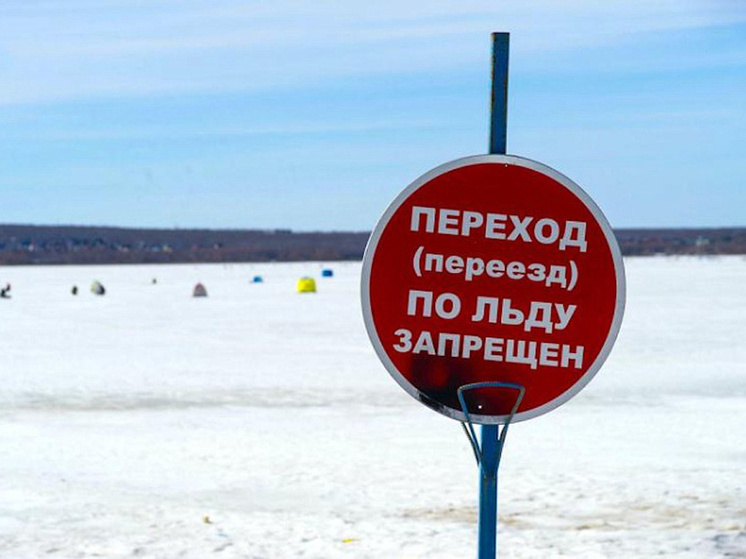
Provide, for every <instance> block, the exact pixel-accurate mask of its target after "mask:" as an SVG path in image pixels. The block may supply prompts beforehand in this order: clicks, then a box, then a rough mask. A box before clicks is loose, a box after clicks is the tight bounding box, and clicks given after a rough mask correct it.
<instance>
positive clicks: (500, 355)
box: [393, 328, 583, 369]
mask: <svg viewBox="0 0 746 559" xmlns="http://www.w3.org/2000/svg"><path fill="white" fill-rule="evenodd" d="M394 335H395V336H397V337H398V341H397V343H396V344H394V346H393V347H394V349H395V350H396V351H398V352H399V353H413V354H415V355H418V354H424V355H432V356H438V357H453V358H460V359H471V358H472V354H476V355H478V356H481V357H482V358H483V359H484V360H485V361H498V362H505V363H517V364H523V365H528V366H529V367H530V368H531V369H537V368H538V367H539V366H542V367H562V368H569V367H570V365H572V366H573V367H574V368H575V369H582V368H583V346H575V347H572V346H570V345H569V344H556V343H551V342H535V341H531V340H513V339H505V338H492V337H485V338H483V337H481V336H471V335H468V334H464V335H461V334H449V333H444V332H440V333H431V332H429V331H427V330H422V331H421V332H420V333H419V334H418V335H417V339H416V340H415V339H414V335H413V334H412V332H411V331H410V330H407V329H406V328H399V329H398V330H396V331H395V332H394Z"/></svg>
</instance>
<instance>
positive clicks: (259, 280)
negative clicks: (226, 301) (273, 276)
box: [251, 276, 264, 283]
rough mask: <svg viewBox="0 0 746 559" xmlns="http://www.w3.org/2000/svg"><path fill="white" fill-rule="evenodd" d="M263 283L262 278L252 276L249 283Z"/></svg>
mask: <svg viewBox="0 0 746 559" xmlns="http://www.w3.org/2000/svg"><path fill="white" fill-rule="evenodd" d="M263 281H264V278H263V277H262V276H254V277H253V278H252V279H251V283H262V282H263Z"/></svg>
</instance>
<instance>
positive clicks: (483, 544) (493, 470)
mask: <svg viewBox="0 0 746 559" xmlns="http://www.w3.org/2000/svg"><path fill="white" fill-rule="evenodd" d="M509 47H510V34H509V33H493V34H492V96H491V103H490V153H497V154H505V153H506V149H507V141H508V138H507V137H508V56H509ZM505 428H507V425H506V427H504V428H503V429H505ZM481 447H482V448H481V455H482V459H481V460H480V463H479V547H478V550H479V551H478V555H477V557H478V558H479V559H495V557H497V468H498V466H499V465H500V463H499V458H498V457H499V454H500V450H501V447H502V444H500V443H499V442H498V426H497V425H482V445H481Z"/></svg>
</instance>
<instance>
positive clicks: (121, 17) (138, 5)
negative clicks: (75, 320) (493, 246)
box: [0, 0, 746, 230]
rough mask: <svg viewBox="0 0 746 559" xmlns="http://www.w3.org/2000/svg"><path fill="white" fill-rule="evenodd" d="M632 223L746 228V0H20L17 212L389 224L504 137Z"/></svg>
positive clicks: (5, 130) (164, 221)
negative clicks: (408, 196) (412, 193)
mask: <svg viewBox="0 0 746 559" xmlns="http://www.w3.org/2000/svg"><path fill="white" fill-rule="evenodd" d="M492 31H509V32H510V33H511V60H510V63H511V71H510V100H509V127H508V152H509V153H513V154H516V155H522V156H525V157H530V158H532V159H536V160H539V161H541V162H543V163H545V164H548V165H550V166H552V167H555V168H556V169H557V170H559V171H561V172H563V173H564V174H566V175H568V176H569V177H571V178H572V179H573V180H575V182H577V183H578V184H580V185H581V186H582V187H583V188H584V189H585V190H586V191H588V193H589V194H590V195H591V196H592V197H593V198H594V199H595V200H596V201H597V202H598V204H599V205H600V206H601V208H602V209H603V211H604V212H605V213H606V215H607V217H608V218H609V220H610V221H611V223H612V225H613V226H615V227H671V226H675V227H684V226H691V227H695V226H708V227H709V226H746V3H744V2H743V1H742V0H647V1H637V0H627V1H619V0H607V1H604V2H598V1H591V0H572V1H565V0H524V1H521V2H517V1H513V2H505V1H503V2H498V1H494V0H493V1H491V2H486V1H476V0H463V1H448V2H446V1H441V0H432V1H429V2H422V1H419V0H415V1H408V0H399V1H397V2H390V1H383V2H374V3H367V2H366V3H363V2H357V1H356V0H347V1H342V0H329V1H318V2H302V1H300V0H295V1H287V0H276V1H273V2H257V1H253V2H252V1H240V2H239V1H228V0H199V1H197V0H178V1H177V0H173V1H145V0H139V1H138V0H126V1H125V0H111V1H107V0H26V1H23V2H20V1H17V0H0V197H1V198H0V223H37V224H95V225H102V224H105V225H120V226H137V227H140V226H148V227H174V226H177V227H182V228H185V227H210V228H222V227H228V228H276V227H277V228H287V227H289V228H292V229H295V230H369V229H371V228H372V227H373V225H374V224H375V222H376V220H377V219H378V217H379V215H380V214H381V213H382V212H383V210H384V209H385V207H386V206H387V204H388V203H389V202H390V201H391V199H393V197H394V196H395V195H396V194H397V193H398V192H399V191H400V190H402V189H403V188H404V187H405V186H406V185H407V184H409V183H410V182H411V181H412V180H414V179H415V178H416V177H418V176H419V175H421V174H422V173H424V172H426V171H427V170H429V169H430V168H432V167H434V166H436V165H438V164H440V163H443V162H446V161H448V160H451V159H455V158H458V157H462V156H466V155H473V154H479V153H484V152H485V151H486V149H487V130H488V119H489V114H488V97H489V56H490V52H489V51H490V32H492Z"/></svg>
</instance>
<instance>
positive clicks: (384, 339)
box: [361, 155, 625, 424]
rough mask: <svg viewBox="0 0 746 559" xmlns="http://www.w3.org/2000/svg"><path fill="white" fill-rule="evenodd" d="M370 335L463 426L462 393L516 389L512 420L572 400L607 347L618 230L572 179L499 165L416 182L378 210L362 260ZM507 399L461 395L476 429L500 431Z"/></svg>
mask: <svg viewBox="0 0 746 559" xmlns="http://www.w3.org/2000/svg"><path fill="white" fill-rule="evenodd" d="M361 289H362V304H363V315H364V319H365V325H366V328H367V330H368V335H369V337H370V339H371V342H372V343H373V346H374V348H375V350H376V353H377V354H378V357H379V358H380V359H381V361H382V362H383V364H384V366H385V367H386V369H387V370H388V372H389V373H390V374H391V375H392V376H393V377H394V379H395V380H396V381H397V382H398V383H399V384H400V385H401V386H402V388H404V390H406V391H407V392H408V393H409V394H411V395H412V396H413V397H415V398H417V399H418V400H420V401H421V402H422V403H424V404H426V405H427V406H429V407H431V408H433V409H435V410H436V411H438V412H440V413H442V414H444V415H446V416H449V417H452V418H454V419H458V420H461V421H465V420H466V417H465V416H464V414H463V412H462V411H461V406H460V405H459V401H458V396H457V390H458V388H459V387H460V386H463V385H466V384H470V383H476V382H506V383H514V384H519V385H522V386H524V387H525V389H526V393H525V396H524V399H523V401H522V403H521V405H520V408H519V409H518V411H517V413H516V415H515V417H514V421H521V420H525V419H530V418H532V417H536V416H538V415H541V414H543V413H546V412H548V411H550V410H552V409H554V408H556V407H557V406H559V405H560V404H563V403H564V402H566V401H567V400H569V399H570V398H572V397H573V396H574V395H575V394H577V393H578V392H579V391H580V390H581V389H582V388H583V387H584V386H585V385H586V384H588V382H589V381H590V380H591V379H592V378H593V376H594V375H595V374H596V373H597V372H598V370H599V369H600V368H601V365H602V364H603V362H604V360H605V359H606V358H607V357H608V355H609V352H610V351H611V348H612V346H613V344H614V341H615V339H616V336H617V333H618V332H619V328H620V325H621V322H622V315H623V312H624V300H625V285H624V268H623V263H622V256H621V252H620V251H619V246H618V245H617V242H616V239H615V237H614V233H613V232H612V230H611V227H610V226H609V223H608V222H607V221H606V218H605V217H604V215H603V214H602V213H601V210H600V209H599V208H598V207H597V206H596V204H595V203H594V202H593V201H592V200H591V198H590V197H589V196H588V195H587V194H586V193H585V192H584V191H583V190H582V189H581V188H580V187H579V186H578V185H576V184H575V183H574V182H572V181H571V180H570V179H568V178H567V177H565V176H563V175H562V174H560V173H559V172H557V171H555V170H553V169H551V168H549V167H547V166H545V165H543V164H541V163H538V162H536V161H531V160H529V159H524V158H520V157H515V156H508V155H481V156H474V157H467V158H464V159H458V160H455V161H452V162H449V163H446V164H444V165H441V166H440V167H437V168H436V169H433V170H432V171H430V172H428V173H426V174H424V175H423V176H421V177H420V178H418V179H417V180H416V181H414V182H413V183H412V184H410V185H409V186H408V187H407V188H405V189H404V191H403V192H401V194H399V196H397V198H396V199H395V200H394V201H393V202H392V203H391V205H390V206H389V207H388V208H387V209H386V211H385V212H384V214H383V216H382V217H381V219H380V221H379V222H378V224H377V225H376V227H375V229H374V231H373V233H372V235H371V237H370V240H369V241H368V246H367V248H366V251H365V257H364V259H363V274H362V286H361ZM514 402H515V392H514V391H510V390H499V389H494V388H482V389H476V390H470V391H469V392H468V398H467V407H468V411H469V414H470V416H471V419H472V421H474V422H476V423H483V424H495V423H503V422H504V421H505V419H506V418H507V415H508V414H509V413H510V409H511V407H512V406H513V403H514Z"/></svg>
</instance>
